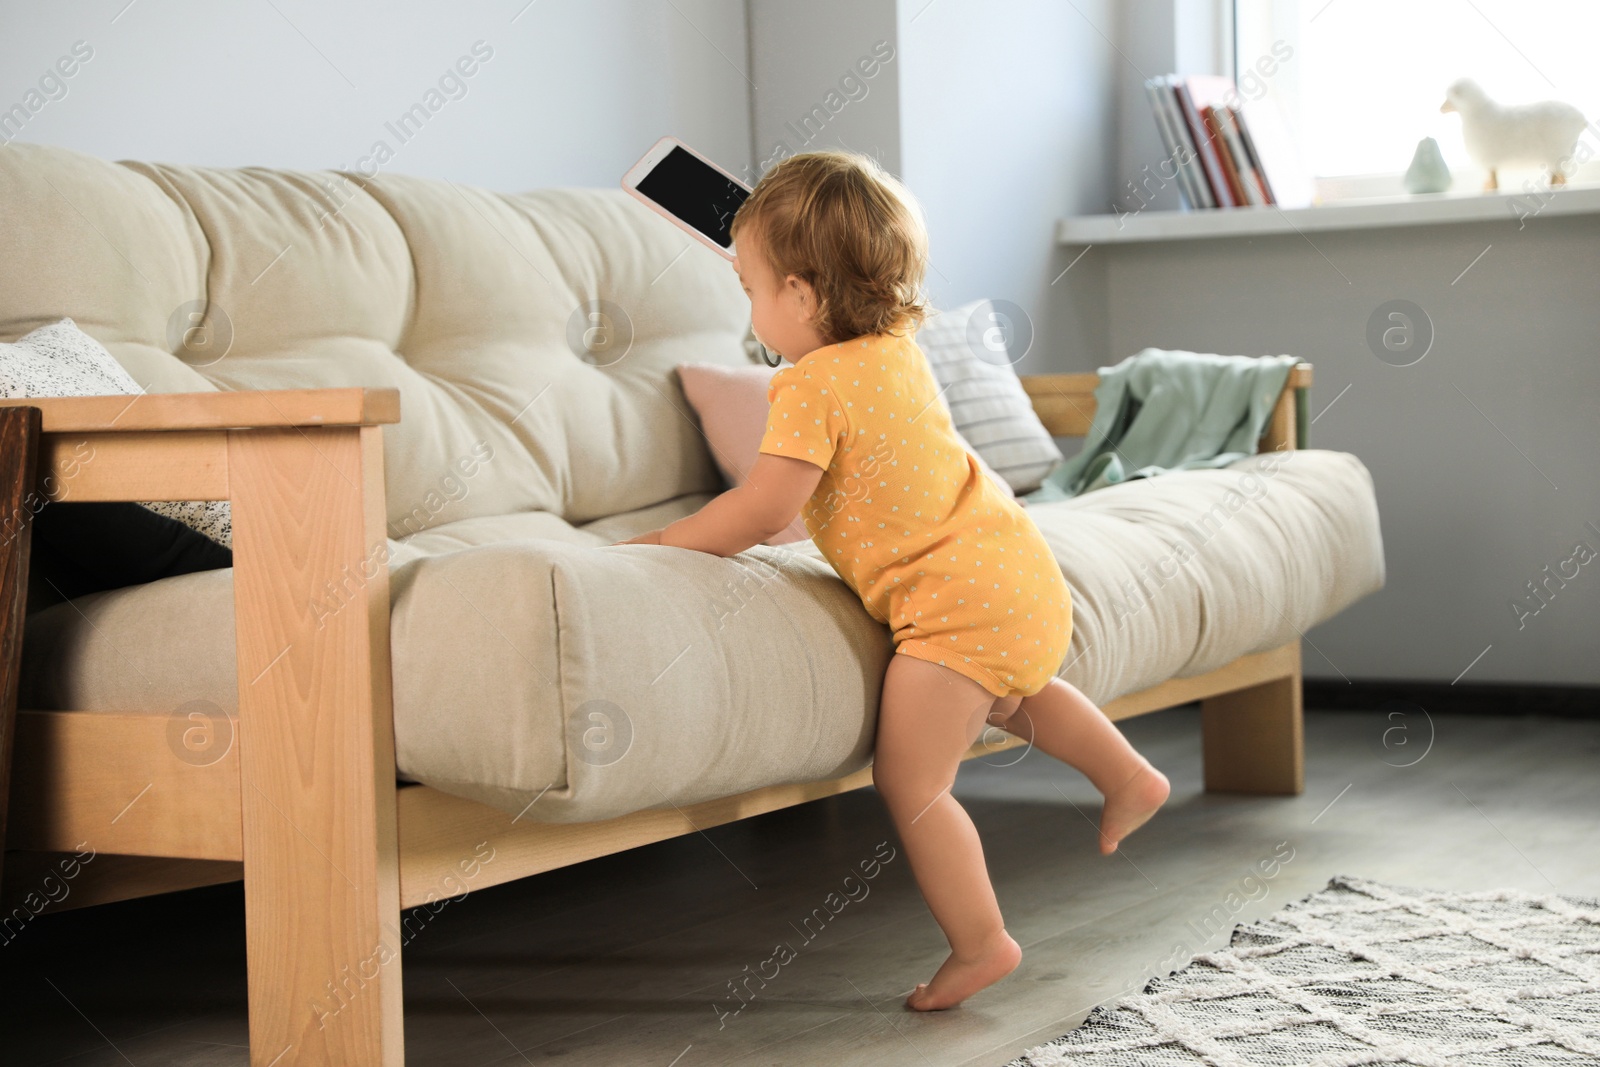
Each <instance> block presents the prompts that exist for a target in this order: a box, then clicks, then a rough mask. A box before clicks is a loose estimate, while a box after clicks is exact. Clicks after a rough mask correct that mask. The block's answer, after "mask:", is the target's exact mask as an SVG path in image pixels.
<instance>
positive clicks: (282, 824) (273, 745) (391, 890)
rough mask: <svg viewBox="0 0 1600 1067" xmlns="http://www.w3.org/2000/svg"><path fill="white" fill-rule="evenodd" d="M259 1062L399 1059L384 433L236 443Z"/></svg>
mask: <svg viewBox="0 0 1600 1067" xmlns="http://www.w3.org/2000/svg"><path fill="white" fill-rule="evenodd" d="M228 477H229V494H230V498H231V499H232V501H233V550H234V600H235V604H234V610H235V627H236V634H237V641H238V671H239V746H240V751H239V768H240V786H239V788H240V810H241V817H242V823H243V826H242V829H243V841H244V892H245V919H246V942H247V956H248V960H249V992H250V1013H249V1014H250V1063H251V1065H252V1067H268V1065H273V1067H289V1065H291V1064H362V1065H373V1067H378V1065H382V1067H399V1065H400V1064H402V1063H403V1062H404V1059H405V1049H404V1027H403V1022H402V1005H401V985H400V937H399V930H398V922H399V915H400V878H399V853H398V846H397V838H396V830H395V825H396V824H395V777H394V720H393V709H392V703H391V693H390V688H389V687H390V674H389V584H388V544H387V541H386V540H385V537H384V529H385V520H384V514H383V507H384V494H383V445H382V429H381V427H378V426H365V427H315V428H308V429H305V430H299V429H286V430H278V429H270V430H269V429H259V430H235V431H230V432H229V436H228Z"/></svg>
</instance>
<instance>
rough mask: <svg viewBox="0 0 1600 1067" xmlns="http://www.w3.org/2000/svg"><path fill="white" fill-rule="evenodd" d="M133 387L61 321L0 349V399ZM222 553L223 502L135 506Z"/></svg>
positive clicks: (111, 361)
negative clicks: (172, 522)
mask: <svg viewBox="0 0 1600 1067" xmlns="http://www.w3.org/2000/svg"><path fill="white" fill-rule="evenodd" d="M142 392H144V390H143V389H142V388H140V386H139V383H138V382H136V381H134V380H133V377H132V376H131V375H130V374H129V373H128V372H127V371H125V370H123V369H122V364H120V363H118V362H117V361H116V358H115V357H114V356H112V355H111V353H110V352H107V351H106V349H105V346H104V345H102V344H101V343H100V342H99V341H96V340H95V339H94V338H93V337H90V336H89V335H88V334H86V333H84V332H83V331H82V330H80V329H78V324H77V323H75V322H73V321H72V320H71V319H62V320H61V321H60V322H53V323H51V324H49V325H48V326H41V327H39V328H38V329H37V330H33V331H32V332H30V333H28V334H26V335H24V336H23V337H21V338H19V339H18V340H17V341H15V342H14V343H12V344H0V397H7V398H11V397H16V398H23V397H35V396H108V395H117V394H133V393H142ZM139 503H140V505H141V506H143V507H146V508H149V509H150V510H151V511H154V512H155V513H156V514H158V515H165V516H166V517H167V518H169V519H176V520H177V521H178V522H181V523H183V524H184V525H185V526H187V527H189V528H190V529H191V530H194V531H195V532H197V533H200V534H204V535H205V536H206V537H209V538H211V540H213V541H215V542H217V543H218V544H220V545H223V546H224V547H227V548H232V547H233V509H232V508H231V507H230V506H229V503H228V501H226V500H148V501H144V500H142V501H139Z"/></svg>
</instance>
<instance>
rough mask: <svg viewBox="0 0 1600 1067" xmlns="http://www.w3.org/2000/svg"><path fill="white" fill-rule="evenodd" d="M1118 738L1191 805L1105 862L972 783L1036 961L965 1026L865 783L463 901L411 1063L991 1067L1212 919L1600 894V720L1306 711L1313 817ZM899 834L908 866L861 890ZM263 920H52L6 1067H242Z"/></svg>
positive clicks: (23, 945) (990, 764) (428, 950)
mask: <svg viewBox="0 0 1600 1067" xmlns="http://www.w3.org/2000/svg"><path fill="white" fill-rule="evenodd" d="M1596 710H1597V712H1600V709H1596ZM1121 725H1122V726H1123V728H1124V730H1125V731H1126V732H1127V733H1128V735H1129V736H1130V737H1131V738H1132V739H1133V740H1134V742H1135V743H1136V744H1137V745H1138V746H1139V747H1140V748H1141V750H1143V751H1144V752H1145V753H1146V754H1147V755H1148V756H1149V757H1150V758H1151V759H1152V760H1153V761H1154V762H1155V763H1156V765H1157V766H1159V767H1161V768H1162V769H1163V770H1164V771H1165V772H1166V773H1167V775H1168V776H1169V777H1170V778H1171V779H1172V783H1173V794H1172V798H1171V800H1170V801H1169V802H1168V806H1167V807H1166V808H1165V809H1163V811H1162V812H1161V813H1160V814H1159V815H1157V816H1156V818H1155V819H1154V820H1152V821H1151V822H1150V823H1148V824H1146V826H1145V827H1144V828H1142V829H1141V830H1140V831H1139V832H1138V833H1137V834H1135V835H1134V836H1133V837H1131V838H1130V839H1129V840H1128V842H1127V843H1126V844H1125V845H1124V846H1123V848H1122V849H1121V851H1120V852H1119V853H1118V854H1116V855H1113V856H1110V857H1101V856H1100V855H1099V854H1098V853H1097V852H1096V851H1095V849H1094V825H1093V822H1092V820H1094V819H1095V818H1096V817H1097V816H1098V811H1099V807H1098V794H1096V793H1095V792H1094V790H1093V788H1092V787H1091V786H1090V785H1089V784H1088V783H1087V782H1086V781H1085V780H1083V779H1082V778H1081V777H1080V776H1078V775H1077V774H1076V773H1075V772H1073V771H1072V770H1071V769H1070V768H1067V767H1065V766H1063V765H1061V764H1059V763H1056V762H1055V761H1053V760H1051V759H1050V758H1048V757H1046V756H1044V755H1043V754H1041V753H1038V752H1031V753H1026V754H1023V753H1020V752H1016V751H1014V752H1007V753H1002V754H999V755H997V756H995V757H992V758H991V760H989V761H987V763H986V761H973V762H970V763H968V764H967V765H966V766H965V767H964V768H963V770H962V773H961V776H960V778H959V780H958V782H957V786H956V795H957V796H958V797H959V798H960V799H961V801H962V803H963V804H965V805H966V807H967V809H968V811H970V812H971V813H972V816H973V818H974V820H975V821H976V822H977V823H978V826H979V830H980V832H981V833H982V836H983V841H984V847H985V850H986V855H987V857H988V862H989V867H990V872H991V875H992V877H993V878H994V881H995V885H996V889H997V892H998V894H999V897H1000V904H1001V908H1002V909H1003V910H1004V912H1005V914H1006V918H1007V925H1008V928H1009V929H1010V931H1011V933H1012V934H1013V936H1015V937H1016V938H1017V940H1018V941H1019V942H1020V943H1021V944H1022V946H1023V950H1024V958H1023V962H1022V965H1021V967H1020V968H1019V969H1018V970H1017V971H1016V972H1015V973H1014V974H1012V975H1011V976H1010V977H1008V978H1007V979H1005V980H1004V981H1003V982H1001V983H1000V984H998V985H996V986H994V987H991V988H990V989H988V990H986V991H984V992H983V993H981V994H979V995H977V996H976V997H973V998H972V999H970V1000H969V1001H967V1003H965V1004H964V1005H962V1006H961V1007H959V1008H957V1009H955V1010H953V1011H949V1012H944V1013H939V1014H933V1015H918V1014H915V1013H911V1012H907V1011H904V1010H903V1009H902V1008H901V1000H902V998H903V996H904V994H905V993H906V992H908V991H909V990H910V989H911V987H912V986H913V985H914V984H915V983H917V982H919V981H923V980H926V979H927V978H928V977H929V976H931V975H932V973H933V970H934V969H935V967H936V966H937V965H938V963H939V962H940V960H942V959H943V957H944V953H945V951H946V950H945V944H944V941H943V938H942V936H941V935H940V932H939V929H938V927H937V926H936V925H935V924H934V922H933V919H932V918H931V916H930V915H929V914H928V912H927V909H926V907H925V906H924V904H923V903H922V899H921V897H920V895H919V894H918V893H917V890H916V886H915V883H914V882H913V880H912V878H911V872H910V868H909V866H908V865H907V863H906V860H905V857H904V855H903V854H899V853H898V849H897V842H896V839H895V838H894V835H893V831H892V828H891V826H890V824H889V822H888V819H887V816H886V814H885V812H884V810H883V807H882V803H881V801H880V800H879V798H878V797H877V796H876V795H875V794H874V792H873V791H872V790H871V789H870V788H868V789H863V790H858V791H856V792H854V793H850V794H846V795H844V796H840V797H835V798H831V799H829V800H825V801H819V802H817V803H814V804H810V805H805V806H802V807H801V808H798V809H791V810H789V811H784V812H776V813H773V814H771V815H768V816H764V817H762V818H759V819H755V820H750V821H747V822H745V823H741V824H736V825H732V826H724V827H718V828H714V829H712V830H710V831H709V832H707V833H706V834H704V835H700V834H694V835H690V836H688V837H685V838H681V839H679V840H676V841H670V842H663V843H661V844H658V845H654V846H651V847H649V848H644V849H639V850H636V851H634V852H630V853H627V854H624V855H621V856H611V857H606V858H604V859H601V860H596V861H594V862H591V863H587V864H584V865H582V866H579V867H575V868H570V869H567V870H564V871H558V872H553V873H551V874H549V875H545V876H543V877H540V878H537V879H532V880H525V881H523V882H520V883H514V884H511V885H506V886H499V887H495V888H492V889H487V890H484V891H481V892H478V893H475V894H473V895H472V896H470V897H468V898H466V899H465V900H462V901H459V902H452V903H450V904H448V905H447V906H445V907H444V908H442V910H440V911H439V912H438V913H437V914H436V915H433V916H432V917H431V918H429V919H428V921H427V922H426V925H425V926H423V928H422V929H420V930H419V931H418V932H417V933H416V935H415V937H414V939H413V940H412V941H411V942H410V943H409V944H408V945H407V947H406V950H405V972H404V981H405V1002H406V1047H407V1052H408V1058H407V1062H408V1063H410V1064H412V1065H414V1067H424V1065H434V1064H440V1065H450V1067H473V1065H478V1064H506V1065H512V1064H519V1063H543V1062H554V1061H557V1060H559V1061H560V1062H562V1063H565V1064H573V1065H579V1064H582V1065H587V1064H606V1065H616V1064H630V1065H631V1064H652V1065H659V1067H668V1065H675V1067H700V1065H712V1064H763V1065H766V1064H773V1065H791V1064H794V1065H799V1064H805V1065H812V1064H830V1065H832V1064H840V1065H850V1064H872V1065H874V1067H894V1065H898V1064H906V1065H916V1067H927V1065H940V1067H943V1065H946V1064H951V1065H954V1064H973V1065H980V1064H982V1065H990V1064H995V1065H998V1064H1004V1063H1006V1062H1007V1061H1009V1060H1010V1059H1012V1058H1013V1057H1014V1056H1016V1055H1017V1054H1019V1053H1021V1052H1022V1051H1023V1050H1024V1049H1027V1048H1030V1047H1032V1046H1034V1045H1037V1044H1040V1043H1042V1042H1045V1041H1048V1040H1049V1039H1051V1038H1053V1037H1055V1036H1057V1035H1059V1034H1061V1033H1063V1032H1065V1031H1067V1030H1069V1029H1071V1028H1072V1027H1074V1026H1075V1025H1077V1024H1078V1023H1079V1022H1080V1021H1081V1020H1082V1018H1083V1016H1084V1015H1085V1014H1086V1013H1087V1012H1088V1010H1089V1009H1090V1008H1091V1007H1092V1006H1093V1005H1095V1004H1097V1003H1100V1002H1102V1001H1105V1000H1108V999H1114V998H1116V997H1117V996H1119V995H1120V994H1122V993H1123V992H1125V991H1129V990H1132V989H1136V988H1138V987H1139V986H1140V985H1142V984H1143V982H1144V980H1145V979H1146V978H1147V977H1148V976H1150V975H1151V974H1155V973H1157V972H1158V971H1159V972H1163V973H1164V972H1165V970H1167V969H1169V968H1171V967H1176V966H1178V965H1179V964H1181V962H1182V961H1183V960H1184V959H1186V958H1187V955H1188V954H1189V953H1192V952H1194V951H1199V950H1202V949H1204V948H1207V947H1214V946H1216V945H1221V944H1225V943H1226V941H1227V936H1226V934H1225V933H1220V932H1219V933H1215V934H1213V935H1211V936H1209V937H1204V936H1203V935H1204V934H1205V931H1203V930H1200V929H1199V928H1198V927H1197V925H1196V924H1198V923H1200V922H1201V920H1202V917H1203V916H1205V915H1206V914H1207V913H1211V914H1213V915H1216V916H1225V917H1226V918H1228V919H1229V920H1230V921H1247V920H1249V919H1251V918H1255V917H1258V916H1262V915H1265V914H1268V913H1270V912H1271V911H1273V910H1275V909H1277V908H1279V907H1281V906H1282V905H1283V904H1285V903H1287V902H1289V901H1291V900H1294V899H1296V898H1298V897H1301V896H1304V895H1305V894H1307V893H1310V892H1313V891H1315V890H1317V889H1320V888H1321V887H1322V886H1323V885H1325V884H1326V882H1327V880H1328V878H1329V877H1330V876H1331V875H1334V874H1352V875H1359V876H1362V877H1366V878H1374V879H1378V880H1383V881H1390V882H1397V883H1401V884H1407V885H1417V886H1427V887H1433V888H1451V889H1461V890H1473V889H1484V888H1490V887H1498V886H1513V887H1517V888H1521V889H1526V890H1532V891H1537V892H1555V893H1562V894H1566V895H1586V896H1596V895H1600V830H1597V823H1596V819H1595V813H1596V811H1597V810H1600V774H1596V768H1597V765H1600V715H1597V717H1596V718H1595V719H1589V720H1574V719H1553V718H1540V717H1520V716H1511V715H1508V716H1506V717H1496V718H1483V717H1449V716H1435V717H1434V718H1433V719H1432V720H1431V721H1430V720H1428V719H1427V718H1426V717H1425V716H1424V715H1423V714H1422V713H1420V712H1413V713H1412V714H1410V715H1408V716H1401V717H1391V716H1390V715H1389V714H1388V713H1387V712H1324V713H1318V712H1311V713H1308V715H1307V726H1306V729H1307V754H1308V764H1307V783H1306V791H1305V793H1304V794H1303V795H1301V796H1298V797H1292V798H1252V797H1243V796H1229V795H1207V794H1205V793H1204V792H1203V791H1202V790H1201V787H1200V749H1199V715H1198V711H1197V710H1196V709H1195V708H1193V707H1188V708H1179V709H1174V710H1172V711H1167V712H1162V713H1159V714H1156V715H1151V716H1145V717H1143V718H1140V719H1134V720H1130V721H1127V722H1124V723H1122V724H1121ZM1019 755H1020V756H1021V758H1020V759H1019V758H1018V757H1019ZM1406 764H1409V765H1408V766H1406ZM885 841H887V842H888V843H889V846H888V847H896V855H895V858H893V859H891V860H889V861H888V862H887V863H885V864H883V865H882V866H881V868H879V869H878V871H877V874H876V877H875V878H873V879H871V880H870V881H867V880H861V881H858V882H848V881H847V878H848V876H850V875H851V874H852V873H853V872H855V873H859V864H860V863H861V862H862V861H864V860H869V859H871V858H872V857H873V855H874V851H875V850H876V849H878V848H879V847H880V842H885ZM1284 842H1286V843H1287V844H1283V845H1281V847H1280V843H1284ZM1290 849H1292V850H1293V854H1292V858H1291V859H1290V860H1288V862H1287V863H1285V864H1283V865H1282V866H1281V867H1280V868H1279V869H1278V871H1277V873H1276V875H1275V876H1274V877H1272V878H1271V879H1264V880H1257V879H1252V878H1251V876H1252V875H1253V874H1256V873H1257V872H1256V870H1255V865H1256V864H1257V863H1258V861H1261V860H1264V859H1267V858H1269V857H1271V856H1273V855H1274V853H1275V851H1276V852H1277V853H1278V854H1279V855H1286V854H1288V853H1289V850H1290ZM883 851H884V854H888V848H887V847H885V848H884V850H883ZM847 893H848V894H849V895H847ZM1230 893H1232V894H1235V895H1234V896H1232V897H1230ZM1251 897H1253V898H1254V899H1253V901H1249V902H1246V903H1244V906H1243V907H1241V908H1239V909H1238V910H1237V911H1234V910H1233V908H1232V907H1230V906H1229V902H1230V900H1231V901H1232V902H1233V903H1238V902H1240V901H1241V900H1243V899H1245V898H1251ZM830 909H831V910H830ZM808 916H813V918H812V922H811V924H810V925H809V926H807V925H805V920H806V918H807V917H808ZM242 924H243V897H242V893H241V892H240V889H239V887H238V886H237V885H234V886H220V887H214V888H211V889H202V890H191V891H189V892H186V893H181V894H173V895H170V896H168V897H165V898H156V899H152V900H145V901H134V902H128V903H125V904H120V905H113V906H108V907H102V908H91V909H86V910H84V911H79V912H63V913H61V914H59V915H52V914H50V913H49V912H48V911H47V912H45V914H44V915H42V916H41V917H40V918H38V919H36V920H35V921H34V922H33V923H32V924H31V925H30V926H29V927H28V928H27V929H26V930H25V931H24V933H23V936H21V937H18V938H17V939H16V940H15V941H14V942H12V943H11V944H9V945H6V946H4V947H3V948H0V990H3V992H4V996H3V998H0V1062H3V1063H4V1064H6V1065H10V1064H19V1065H33V1064H46V1063H49V1064H61V1065H72V1067H91V1065H93V1067H99V1065H102V1064H105V1065H111V1064H118V1065H127V1064H130V1063H132V1064H137V1065H139V1067H153V1065H162V1064H183V1065H202V1064H205V1065H210V1064H245V1063H247V1062H248V1060H247V1056H246V1051H245V1048H244V1043H245V1040H246V1027H245V1012H244V954H243V952H244V950H243V925H242ZM1221 925H1222V924H1221V923H1220V922H1214V923H1213V924H1212V927H1211V929H1212V930H1217V929H1219V928H1220V926H1221ZM780 943H786V944H787V946H788V949H787V950H785V952H784V953H783V954H782V955H780V956H778V960H779V961H781V962H780V963H768V964H765V966H764V967H763V961H765V960H768V959H769V958H771V957H773V956H774V953H775V950H776V947H777V946H778V945H779V944H780ZM747 968H748V970H747ZM758 968H762V969H763V970H764V973H765V974H766V975H767V976H769V977H770V980H767V981H765V983H764V985H763V984H762V982H761V981H760V980H758V979H755V978H748V977H747V976H748V975H750V974H751V973H752V972H755V971H756V970H757V969H758ZM774 969H776V974H774ZM741 978H744V979H746V982H747V986H746V988H748V989H749V990H750V991H751V992H753V993H754V997H753V999H750V994H749V993H746V998H747V999H748V1001H749V1002H748V1003H747V1004H746V1005H745V1007H744V1008H743V1009H742V1010H741V1011H739V1012H738V1013H737V1014H731V1012H732V1011H733V1009H734V1008H736V1007H738V1005H739V1003H740V1001H739V1000H738V999H736V998H735V997H734V995H733V993H732V992H731V990H730V985H729V984H730V982H733V981H736V980H739V979H741ZM724 1013H727V1014H724Z"/></svg>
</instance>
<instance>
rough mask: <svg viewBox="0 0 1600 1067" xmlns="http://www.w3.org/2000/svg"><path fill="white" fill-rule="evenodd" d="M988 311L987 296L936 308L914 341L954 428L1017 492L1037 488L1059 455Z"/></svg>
mask: <svg viewBox="0 0 1600 1067" xmlns="http://www.w3.org/2000/svg"><path fill="white" fill-rule="evenodd" d="M994 315H996V312H995V308H994V304H993V302H992V301H989V300H974V301H973V302H972V303H970V304H963V305H962V306H961V307H958V308H955V309H954V310H952V311H944V312H938V313H936V314H934V315H931V316H929V317H928V319H927V321H925V322H924V323H923V324H922V328H921V329H920V330H918V331H917V335H916V342H917V347H918V348H920V349H922V352H923V354H924V355H926V356H927V357H928V364H929V366H931V367H932V368H933V376H934V378H935V379H936V380H937V381H938V382H939V385H940V387H941V388H942V389H943V390H944V397H945V400H946V402H947V406H948V407H949V409H950V417H951V420H952V421H953V422H954V423H955V427H956V429H957V430H958V431H960V433H961V436H963V437H965V438H966V439H967V440H968V441H969V442H970V443H971V444H972V447H973V448H974V449H975V450H976V451H977V452H978V454H979V455H981V456H982V457H983V459H984V460H985V461H986V462H987V463H988V464H989V466H990V467H992V468H993V469H994V471H995V472H996V473H997V474H999V475H1000V476H1001V477H1002V478H1004V479H1005V480H1006V482H1007V484H1009V485H1010V486H1011V490H1012V492H1014V493H1016V494H1017V495H1019V496H1020V495H1021V494H1023V493H1027V492H1032V491H1033V490H1035V489H1037V488H1039V484H1040V483H1041V482H1042V481H1043V480H1044V477H1045V475H1047V474H1049V473H1050V470H1051V468H1053V467H1054V466H1055V465H1056V464H1057V463H1060V462H1061V461H1062V459H1063V457H1062V454H1061V449H1059V448H1057V447H1056V443H1055V439H1054V438H1052V437H1051V436H1050V431H1048V430H1046V429H1045V427H1044V423H1042V422H1040V421H1039V416H1038V415H1037V414H1036V413H1035V412H1034V410H1033V402H1032V401H1031V400H1029V399H1028V394H1027V392H1026V391H1025V390H1024V389H1023V388H1022V381H1021V380H1020V379H1019V378H1018V377H1017V372H1016V371H1015V370H1014V369H1012V366H1011V364H1012V358H1013V357H1012V356H1011V355H1010V354H1009V353H1008V352H1006V351H1005V348H1004V345H1003V338H1004V336H1005V333H1003V332H1001V331H1000V330H998V329H997V328H996V326H997V325H998V320H995V319H993V318H992V317H993V316H994ZM985 339H993V341H994V342H995V343H996V344H999V345H1000V347H999V348H998V350H996V349H989V348H985V347H984V346H983V343H982V342H983V341H984V340H985ZM1017 358H1020V357H1017Z"/></svg>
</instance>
